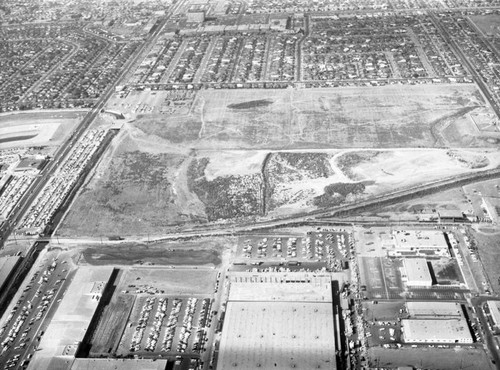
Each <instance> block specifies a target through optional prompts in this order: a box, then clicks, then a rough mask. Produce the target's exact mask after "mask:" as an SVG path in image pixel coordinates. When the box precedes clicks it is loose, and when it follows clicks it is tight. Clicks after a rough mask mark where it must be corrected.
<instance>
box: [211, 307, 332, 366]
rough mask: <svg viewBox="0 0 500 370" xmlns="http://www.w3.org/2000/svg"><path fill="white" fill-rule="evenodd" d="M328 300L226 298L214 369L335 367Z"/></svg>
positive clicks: (330, 309)
mask: <svg viewBox="0 0 500 370" xmlns="http://www.w3.org/2000/svg"><path fill="white" fill-rule="evenodd" d="M333 320H334V316H333V306H332V304H331V303H312V302H272V303H269V302H228V305H227V311H226V318H225V320H224V329H223V332H222V338H221V345H220V352H219V360H218V365H217V370H229V369H231V370H233V369H238V370H247V369H248V370H250V369H252V370H254V369H256V368H261V369H275V370H289V369H291V368H295V369H336V362H335V361H336V360H335V331H334V323H333Z"/></svg>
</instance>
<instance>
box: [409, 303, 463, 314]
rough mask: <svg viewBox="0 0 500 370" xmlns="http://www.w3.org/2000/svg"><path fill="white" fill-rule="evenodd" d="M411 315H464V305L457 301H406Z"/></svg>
mask: <svg viewBox="0 0 500 370" xmlns="http://www.w3.org/2000/svg"><path fill="white" fill-rule="evenodd" d="M406 307H407V308H408V313H409V314H410V316H411V317H415V318H417V317H434V318H437V317H448V318H452V317H454V318H458V317H462V316H463V311H462V307H461V306H460V304H459V303H457V302H436V301H433V302H413V301H409V302H406Z"/></svg>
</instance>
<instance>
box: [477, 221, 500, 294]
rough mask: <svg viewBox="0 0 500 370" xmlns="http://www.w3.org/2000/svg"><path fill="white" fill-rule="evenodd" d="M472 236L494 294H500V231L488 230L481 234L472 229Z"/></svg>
mask: <svg viewBox="0 0 500 370" xmlns="http://www.w3.org/2000/svg"><path fill="white" fill-rule="evenodd" d="M471 232H472V236H473V237H474V239H475V240H476V242H477V246H478V251H479V257H480V258H481V262H482V265H483V266H484V270H485V272H486V274H487V275H488V278H489V283H490V286H491V288H492V289H493V292H495V293H497V294H498V293H500V280H499V279H500V271H499V270H498V266H500V249H499V248H498V240H499V239H500V231H499V230H498V229H496V230H491V229H486V230H482V231H480V232H477V231H474V230H472V229H471Z"/></svg>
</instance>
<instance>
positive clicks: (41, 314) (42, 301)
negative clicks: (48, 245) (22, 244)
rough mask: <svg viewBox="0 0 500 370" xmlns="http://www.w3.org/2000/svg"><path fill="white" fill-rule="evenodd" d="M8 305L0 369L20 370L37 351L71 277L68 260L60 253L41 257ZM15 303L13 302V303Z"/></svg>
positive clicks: (1, 329)
mask: <svg viewBox="0 0 500 370" xmlns="http://www.w3.org/2000/svg"><path fill="white" fill-rule="evenodd" d="M42 257H43V259H42V261H39V262H38V264H37V266H36V267H35V268H34V269H33V271H31V273H30V274H29V276H28V279H26V280H25V282H24V283H23V285H22V286H21V289H19V291H18V293H17V294H16V297H15V300H17V301H16V303H11V304H10V307H9V309H10V314H9V315H8V316H7V317H5V316H4V317H3V318H2V321H1V324H2V327H1V328H0V333H1V334H0V343H1V344H0V351H1V354H0V367H1V368H3V369H11V368H12V369H21V368H23V367H22V365H21V364H23V362H24V364H27V362H25V361H29V359H30V358H31V356H32V355H33V354H34V352H35V351H36V349H37V345H38V343H39V341H40V338H41V337H42V335H43V333H44V332H45V330H46V328H47V326H48V322H49V321H50V319H51V318H52V316H53V314H54V313H55V311H56V307H57V306H58V304H59V301H60V299H61V298H62V296H63V294H64V292H65V291H66V289H67V287H68V286H69V284H70V277H71V276H72V275H73V271H72V267H69V266H68V265H70V264H71V259H70V258H69V257H68V255H67V254H66V256H64V257H63V256H61V252H60V251H58V250H57V251H51V252H47V253H45V254H43V255H42ZM15 300H14V301H15Z"/></svg>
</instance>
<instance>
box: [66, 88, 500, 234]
mask: <svg viewBox="0 0 500 370" xmlns="http://www.w3.org/2000/svg"><path fill="white" fill-rule="evenodd" d="M149 94H150V95H148V92H142V93H140V94H131V95H130V96H129V97H127V98H124V99H121V100H119V101H118V100H117V101H115V103H114V104H115V105H114V106H113V109H117V110H119V111H120V112H122V111H123V113H124V114H125V116H126V117H131V118H130V119H128V118H127V120H125V121H124V123H123V127H122V129H121V132H120V134H119V135H118V136H117V137H116V139H115V141H114V142H113V143H112V145H111V148H110V149H109V150H108V151H107V152H106V154H105V155H104V156H103V158H102V159H101V161H100V163H99V164H98V166H97V168H96V170H95V173H94V174H92V176H91V178H90V179H89V181H88V182H87V183H86V184H85V185H84V186H83V187H82V190H81V192H80V195H79V196H78V197H77V199H76V200H75V202H74V204H73V206H72V208H71V209H70V211H69V212H68V214H67V215H66V217H65V219H64V222H63V224H62V227H61V228H60V229H59V231H60V234H61V235H91V236H103V237H106V236H109V235H116V234H119V235H144V236H146V235H148V234H151V235H153V234H165V233H170V232H172V231H175V230H178V228H184V227H188V228H190V227H192V226H193V225H197V224H200V223H206V222H211V221H220V220H224V219H232V220H235V219H236V220H240V221H249V220H253V219H255V218H256V217H262V216H265V217H283V216H288V215H290V214H293V213H297V212H306V211H311V210H314V209H317V208H318V207H327V206H332V205H337V204H340V203H343V202H352V201H356V200H357V199H362V198H365V197H369V196H372V195H379V194H383V193H386V192H388V191H394V190H395V189H400V188H404V187H409V186H414V185H415V184H418V183H422V182H423V181H431V180H437V179H440V178H443V177H447V176H453V175H457V174H461V173H464V172H468V171H475V170H482V169H487V168H491V167H494V166H496V165H498V164H499V163H500V158H498V155H497V153H496V152H494V151H493V149H489V150H490V151H489V152H488V151H487V150H479V149H473V148H471V149H470V150H467V149H465V150H464V149H459V148H456V149H449V150H444V149H430V148H431V147H436V146H439V147H442V146H447V147H450V148H453V147H458V146H460V147H461V148H462V147H467V146H469V147H475V146H481V145H487V144H486V141H483V140H482V139H480V138H479V137H483V136H484V132H481V131H480V130H478V129H477V127H476V124H475V123H474V121H473V120H472V119H471V117H470V114H472V113H473V114H476V116H477V115H478V114H481V115H484V114H489V113H488V112H491V110H490V109H489V108H488V107H487V106H486V103H485V102H484V101H483V99H482V97H481V95H480V94H479V93H478V91H477V89H476V88H475V87H474V86H473V85H466V84H462V85H436V86H429V85H426V86H404V87H400V86H386V87H378V88H354V87H353V88H342V89H333V88H332V89H303V90H292V89H287V90H230V91H229V90H210V91H208V90H206V91H199V92H196V93H195V92H193V93H189V94H187V95H186V94H184V95H186V96H184V95H182V96H181V95H179V94H178V93H177V92H176V93H173V92H172V93H169V94H167V95H168V96H167V95H166V94H159V93H155V92H149ZM177 95H179V96H177ZM166 101H172V102H176V103H179V102H182V104H183V105H182V109H180V110H175V109H174V110H168V111H165V110H163V111H161V112H159V111H158V109H157V107H162V106H163V105H164V104H167V103H166ZM168 104H170V103H168ZM155 107H156V108H155ZM454 125H459V126H460V127H462V128H464V129H466V130H465V131H460V130H458V129H455V128H453V127H455V126H454ZM457 127H458V126H457ZM457 130H458V131H457ZM457 132H459V134H458V135H457V134H456V133H457ZM387 147H391V149H389V148H387ZM406 147H407V148H406ZM421 147H427V148H426V149H423V148H421ZM334 148H335V149H334ZM285 149H287V150H285ZM289 149H290V150H289Z"/></svg>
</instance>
